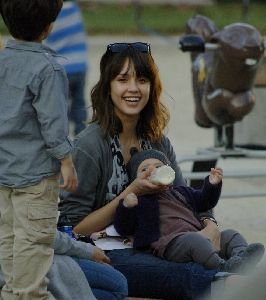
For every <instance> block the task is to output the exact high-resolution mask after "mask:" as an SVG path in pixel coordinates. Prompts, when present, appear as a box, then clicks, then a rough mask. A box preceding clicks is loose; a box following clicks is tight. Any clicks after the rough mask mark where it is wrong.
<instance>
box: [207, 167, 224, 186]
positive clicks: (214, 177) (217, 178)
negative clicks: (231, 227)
mask: <svg viewBox="0 0 266 300" xmlns="http://www.w3.org/2000/svg"><path fill="white" fill-rule="evenodd" d="M222 179H223V170H222V169H221V168H211V173H210V176H209V182H210V183H211V184H218V183H220V182H221V181H222Z"/></svg>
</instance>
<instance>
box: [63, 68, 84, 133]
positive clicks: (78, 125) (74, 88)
mask: <svg viewBox="0 0 266 300" xmlns="http://www.w3.org/2000/svg"><path fill="white" fill-rule="evenodd" d="M67 77H68V81H69V95H70V100H71V103H70V106H69V119H70V120H71V121H73V122H74V124H75V129H74V131H75V134H78V133H79V132H80V131H81V130H83V129H84V128H85V127H86V121H87V108H86V101H85V80H86V72H79V73H73V74H67Z"/></svg>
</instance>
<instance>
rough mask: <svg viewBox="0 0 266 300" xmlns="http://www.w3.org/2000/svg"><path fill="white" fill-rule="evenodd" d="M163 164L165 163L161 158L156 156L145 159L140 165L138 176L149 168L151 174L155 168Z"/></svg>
mask: <svg viewBox="0 0 266 300" xmlns="http://www.w3.org/2000/svg"><path fill="white" fill-rule="evenodd" d="M163 165H164V163H162V162H161V161H160V160H159V159H156V158H148V159H145V160H144V161H143V162H142V163H141V164H140V165H139V167H138V171H137V177H140V176H141V174H142V173H144V172H145V171H147V170H148V171H149V173H150V174H151V173H152V171H153V170H154V169H157V168H159V167H161V166H163Z"/></svg>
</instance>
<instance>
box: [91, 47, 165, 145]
mask: <svg viewBox="0 0 266 300" xmlns="http://www.w3.org/2000/svg"><path fill="white" fill-rule="evenodd" d="M127 59H128V60H129V63H130V64H133V66H134V68H135V71H136V74H137V76H138V77H142V76H143V77H146V78H147V79H149V80H150V83H151V89H150V96H149V100H148V103H147V104H146V106H145V107H144V109H143V110H142V111H141V113H140V118H139V121H138V124H137V128H136V132H137V135H138V137H142V138H145V139H149V140H150V141H152V142H156V141H160V139H161V138H162V135H163V130H164V129H165V127H166V125H167V123H168V121H169V112H168V109H167V108H166V107H165V106H164V105H163V104H162V103H161V100H160V96H161V92H162V85H161V80H160V77H159V72H158V69H157V66H156V65H155V63H154V61H153V58H152V56H151V55H150V54H148V53H141V52H139V51H138V50H135V49H133V48H132V47H128V48H127V49H125V50H124V51H123V52H121V53H111V52H109V51H106V52H105V53H104V55H103V56H102V59H101V62H100V79H99V81H98V83H97V84H96V85H95V86H94V87H93V89H92V91H91V102H92V110H93V115H92V122H98V123H99V124H100V126H101V127H102V129H103V131H104V135H105V136H107V135H110V136H113V135H114V134H115V133H119V132H121V131H122V125H121V121H120V120H119V118H118V117H117V116H116V115H115V113H114V105H113V102H112V99H111V96H110V94H111V92H110V89H111V87H110V86H111V81H112V80H113V79H114V78H115V77H116V76H117V75H118V74H119V73H120V72H121V70H122V68H123V66H124V64H125V62H126V60H127Z"/></svg>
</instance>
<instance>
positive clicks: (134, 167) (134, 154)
mask: <svg viewBox="0 0 266 300" xmlns="http://www.w3.org/2000/svg"><path fill="white" fill-rule="evenodd" d="M130 154H131V158H130V160H129V161H128V163H127V166H126V167H127V173H128V177H129V181H130V182H132V181H133V180H134V179H135V178H136V177H137V171H138V167H139V165H140V164H141V163H142V162H143V161H144V160H146V159H149V158H156V159H158V160H160V161H161V162H162V163H163V164H164V165H169V166H170V164H171V163H170V161H169V159H168V158H167V156H166V155H165V154H164V153H163V152H161V151H158V150H155V149H148V150H143V151H138V149H137V148H135V147H132V148H131V149H130Z"/></svg>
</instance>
